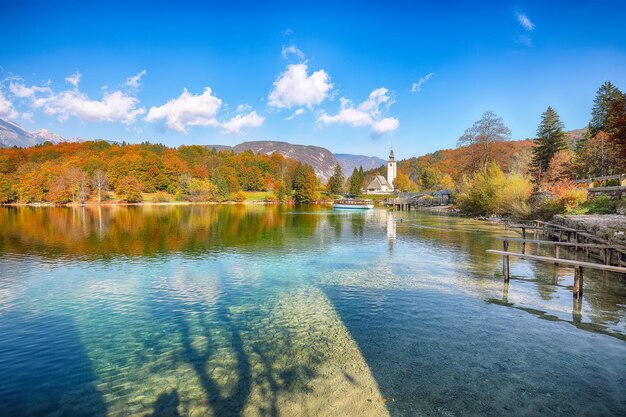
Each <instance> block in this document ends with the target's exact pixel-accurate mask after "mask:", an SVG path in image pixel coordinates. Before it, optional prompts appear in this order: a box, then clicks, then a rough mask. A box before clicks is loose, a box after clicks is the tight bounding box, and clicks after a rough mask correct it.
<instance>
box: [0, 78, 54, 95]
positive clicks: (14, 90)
mask: <svg viewBox="0 0 626 417" xmlns="http://www.w3.org/2000/svg"><path fill="white" fill-rule="evenodd" d="M9 90H10V91H11V94H13V95H14V96H15V97H17V98H31V99H32V98H34V97H35V95H36V94H38V93H43V94H49V93H51V92H52V90H51V89H50V87H38V86H36V85H33V86H30V87H26V86H25V85H24V84H21V83H13V82H12V83H10V84H9Z"/></svg>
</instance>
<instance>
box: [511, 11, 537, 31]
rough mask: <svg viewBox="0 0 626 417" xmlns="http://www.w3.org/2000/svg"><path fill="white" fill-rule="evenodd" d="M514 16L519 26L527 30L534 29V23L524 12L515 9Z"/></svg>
mask: <svg viewBox="0 0 626 417" xmlns="http://www.w3.org/2000/svg"><path fill="white" fill-rule="evenodd" d="M515 17H516V18H517V21H518V22H519V24H520V26H522V27H523V28H524V29H526V30H527V31H533V30H535V24H534V23H533V22H531V21H530V19H529V18H528V16H526V13H524V12H522V11H517V12H515Z"/></svg>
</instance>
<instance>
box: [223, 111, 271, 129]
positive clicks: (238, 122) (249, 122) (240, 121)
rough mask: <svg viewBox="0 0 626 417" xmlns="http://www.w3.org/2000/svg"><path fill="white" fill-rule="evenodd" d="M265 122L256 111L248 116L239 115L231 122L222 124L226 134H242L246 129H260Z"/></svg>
mask: <svg viewBox="0 0 626 417" xmlns="http://www.w3.org/2000/svg"><path fill="white" fill-rule="evenodd" d="M264 121H265V117H263V116H259V115H258V114H257V113H256V111H252V112H250V113H248V114H246V115H241V114H238V115H236V116H235V117H233V118H231V119H230V120H229V121H227V122H224V123H222V125H221V126H222V127H223V128H224V132H225V133H242V130H244V129H246V128H254V127H259V126H261V125H262V124H263V122H264Z"/></svg>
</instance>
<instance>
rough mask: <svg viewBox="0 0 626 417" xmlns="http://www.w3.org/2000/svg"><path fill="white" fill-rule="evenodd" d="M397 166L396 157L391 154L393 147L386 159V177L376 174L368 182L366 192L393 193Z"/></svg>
mask: <svg viewBox="0 0 626 417" xmlns="http://www.w3.org/2000/svg"><path fill="white" fill-rule="evenodd" d="M397 173H398V171H397V167H396V159H395V158H394V156H393V148H392V149H391V152H389V160H388V161H387V178H385V177H384V176H383V175H377V176H376V177H374V179H373V180H372V181H371V182H370V183H369V184H368V186H367V189H366V190H365V193H366V194H389V193H393V192H394V190H395V188H394V185H393V183H394V181H395V179H396V175H397Z"/></svg>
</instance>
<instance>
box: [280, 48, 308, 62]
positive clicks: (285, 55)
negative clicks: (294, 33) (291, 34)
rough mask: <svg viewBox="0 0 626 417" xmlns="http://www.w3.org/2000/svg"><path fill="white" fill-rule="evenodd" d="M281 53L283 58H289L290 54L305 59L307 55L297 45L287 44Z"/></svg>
mask: <svg viewBox="0 0 626 417" xmlns="http://www.w3.org/2000/svg"><path fill="white" fill-rule="evenodd" d="M281 55H282V57H283V59H288V58H289V55H295V56H296V57H298V58H300V59H304V57H305V55H304V52H302V51H301V50H300V49H299V48H298V47H297V46H296V45H290V46H285V45H283V47H282V51H281Z"/></svg>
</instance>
